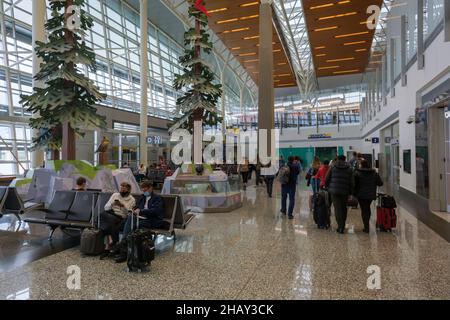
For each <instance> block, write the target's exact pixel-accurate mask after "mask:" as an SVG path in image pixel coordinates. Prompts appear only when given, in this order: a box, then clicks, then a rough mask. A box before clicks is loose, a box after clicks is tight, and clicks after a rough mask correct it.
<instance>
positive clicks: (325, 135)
mask: <svg viewBox="0 0 450 320" xmlns="http://www.w3.org/2000/svg"><path fill="white" fill-rule="evenodd" d="M331 138H332V136H331V134H329V133H321V134H310V135H309V136H308V139H309V140H314V139H331Z"/></svg>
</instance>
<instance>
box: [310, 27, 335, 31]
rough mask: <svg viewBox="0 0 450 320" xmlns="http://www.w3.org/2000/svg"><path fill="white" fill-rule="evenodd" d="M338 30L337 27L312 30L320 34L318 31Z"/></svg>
mask: <svg viewBox="0 0 450 320" xmlns="http://www.w3.org/2000/svg"><path fill="white" fill-rule="evenodd" d="M337 28H339V27H338V26H332V27H326V28H318V29H314V31H315V32H320V31H328V30H334V29H337Z"/></svg>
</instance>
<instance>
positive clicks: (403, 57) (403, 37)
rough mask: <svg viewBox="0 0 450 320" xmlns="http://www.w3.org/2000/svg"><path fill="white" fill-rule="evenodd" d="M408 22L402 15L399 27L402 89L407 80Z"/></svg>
mask: <svg viewBox="0 0 450 320" xmlns="http://www.w3.org/2000/svg"><path fill="white" fill-rule="evenodd" d="M407 25H408V20H407V19H406V15H402V18H401V27H400V60H401V66H400V67H401V76H402V87H406V85H407V84H408V80H407V78H406V30H407Z"/></svg>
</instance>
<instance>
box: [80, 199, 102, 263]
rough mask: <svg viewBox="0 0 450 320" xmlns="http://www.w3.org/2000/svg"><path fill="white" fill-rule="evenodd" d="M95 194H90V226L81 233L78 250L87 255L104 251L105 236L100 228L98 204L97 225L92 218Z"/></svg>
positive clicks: (94, 254) (95, 254)
mask: <svg viewBox="0 0 450 320" xmlns="http://www.w3.org/2000/svg"><path fill="white" fill-rule="evenodd" d="M94 211H95V194H93V195H92V227H91V228H88V229H84V230H83V232H82V233H81V240H80V252H81V253H82V254H84V255H88V256H97V255H99V254H101V253H103V251H105V240H104V239H105V237H104V234H103V231H102V230H100V205H99V206H98V217H97V220H98V221H97V226H95V222H94V221H95V219H94Z"/></svg>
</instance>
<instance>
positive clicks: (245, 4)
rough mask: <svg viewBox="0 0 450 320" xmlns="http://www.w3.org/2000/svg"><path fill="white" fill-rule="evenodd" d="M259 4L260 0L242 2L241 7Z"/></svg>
mask: <svg viewBox="0 0 450 320" xmlns="http://www.w3.org/2000/svg"><path fill="white" fill-rule="evenodd" d="M257 5H259V1H256V2H249V3H244V4H241V5H240V6H239V7H241V8H245V7H251V6H257Z"/></svg>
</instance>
